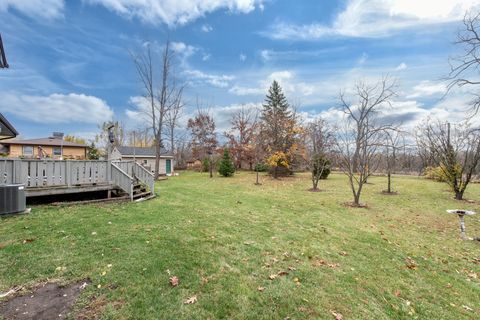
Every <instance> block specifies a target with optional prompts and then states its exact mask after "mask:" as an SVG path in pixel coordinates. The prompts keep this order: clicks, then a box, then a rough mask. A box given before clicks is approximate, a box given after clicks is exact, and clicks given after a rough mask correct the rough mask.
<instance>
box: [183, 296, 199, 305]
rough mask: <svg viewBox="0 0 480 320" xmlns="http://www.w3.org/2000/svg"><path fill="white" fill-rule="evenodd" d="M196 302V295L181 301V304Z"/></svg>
mask: <svg viewBox="0 0 480 320" xmlns="http://www.w3.org/2000/svg"><path fill="white" fill-rule="evenodd" d="M196 302H197V296H193V297H190V298H188V299H187V300H184V301H183V304H194V303H196Z"/></svg>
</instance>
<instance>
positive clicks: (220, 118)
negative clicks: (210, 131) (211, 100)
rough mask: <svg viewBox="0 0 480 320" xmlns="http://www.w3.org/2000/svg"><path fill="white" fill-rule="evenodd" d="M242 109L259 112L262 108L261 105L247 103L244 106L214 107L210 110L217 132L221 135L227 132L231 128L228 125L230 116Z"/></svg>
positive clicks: (237, 104) (236, 104)
mask: <svg viewBox="0 0 480 320" xmlns="http://www.w3.org/2000/svg"><path fill="white" fill-rule="evenodd" d="M242 108H246V109H251V110H256V111H259V110H261V108H262V103H254V102H249V103H244V104H239V103H235V104H230V105H227V106H222V107H215V108H214V109H213V110H212V115H213V116H214V119H215V125H216V128H217V131H218V132H222V133H223V132H225V131H227V130H229V129H230V128H231V126H232V125H231V124H230V119H231V117H232V115H233V114H234V113H235V112H237V111H239V110H241V109H242Z"/></svg>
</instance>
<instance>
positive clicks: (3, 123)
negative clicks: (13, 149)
mask: <svg viewBox="0 0 480 320" xmlns="http://www.w3.org/2000/svg"><path fill="white" fill-rule="evenodd" d="M17 135H18V132H17V130H15V128H14V127H13V126H12V125H11V124H10V122H8V120H7V119H6V118H5V117H4V116H3V115H2V114H1V113H0V140H3V139H11V138H15V137H16V136H17Z"/></svg>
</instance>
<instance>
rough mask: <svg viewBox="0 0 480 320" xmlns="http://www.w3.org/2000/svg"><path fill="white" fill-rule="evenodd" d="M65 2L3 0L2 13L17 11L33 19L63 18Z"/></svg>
mask: <svg viewBox="0 0 480 320" xmlns="http://www.w3.org/2000/svg"><path fill="white" fill-rule="evenodd" d="M64 7H65V2H64V0H2V1H0V12H2V11H3V12H7V11H8V10H9V9H14V10H17V11H19V12H21V13H23V14H24V15H27V16H29V17H32V18H42V19H47V20H51V19H56V18H61V17H63V10H64Z"/></svg>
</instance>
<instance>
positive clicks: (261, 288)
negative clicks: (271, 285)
mask: <svg viewBox="0 0 480 320" xmlns="http://www.w3.org/2000/svg"><path fill="white" fill-rule="evenodd" d="M257 290H258V291H260V292H263V291H265V287H258V288H257Z"/></svg>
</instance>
